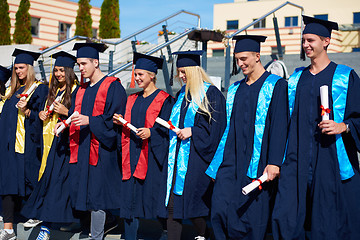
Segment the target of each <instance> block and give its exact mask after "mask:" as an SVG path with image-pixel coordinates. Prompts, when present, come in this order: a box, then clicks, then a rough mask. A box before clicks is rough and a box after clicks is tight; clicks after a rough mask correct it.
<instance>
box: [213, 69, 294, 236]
mask: <svg viewBox="0 0 360 240" xmlns="http://www.w3.org/2000/svg"><path fill="white" fill-rule="evenodd" d="M269 75H270V73H269V72H264V74H263V75H262V76H261V77H260V78H259V79H258V80H257V81H256V82H254V83H253V84H251V85H248V84H247V83H246V81H245V80H243V81H241V83H240V85H239V87H238V89H237V91H236V94H235V98H234V103H233V110H232V115H231V118H230V128H229V134H228V138H227V141H226V144H225V149H224V158H223V162H222V164H221V166H220V168H219V170H218V172H217V176H216V179H215V187H214V193H213V197H212V213H211V214H212V224H213V228H214V233H215V236H216V238H217V239H225V238H226V235H227V234H226V233H228V235H229V237H230V238H231V239H264V237H265V233H266V228H267V224H268V219H269V216H270V209H271V198H272V197H273V196H274V188H275V187H276V180H275V181H271V182H267V183H263V184H262V186H263V189H262V190H261V191H260V190H259V189H256V190H254V191H253V192H251V193H250V194H248V195H246V196H245V195H243V194H242V192H241V189H242V188H243V187H244V186H246V185H247V184H249V183H251V182H252V179H250V178H249V177H248V176H247V171H248V168H249V165H250V161H251V157H252V154H253V146H254V131H255V118H256V110H257V103H258V96H259V92H260V89H261V87H262V86H263V84H264V81H265V80H266V78H267V77H268V76H269ZM287 116H288V105H287V82H286V81H285V80H284V79H280V80H278V82H277V83H276V84H275V87H274V91H273V93H272V98H271V102H270V105H269V109H268V112H267V116H266V120H265V129H264V134H263V137H262V139H263V141H262V145H261V153H260V159H259V165H258V169H257V177H260V176H261V175H262V174H263V171H264V169H265V167H266V166H267V165H268V164H272V165H277V166H281V164H282V160H283V156H284V151H285V145H286V133H287V119H288V117H287Z"/></svg>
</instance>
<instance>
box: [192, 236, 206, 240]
mask: <svg viewBox="0 0 360 240" xmlns="http://www.w3.org/2000/svg"><path fill="white" fill-rule="evenodd" d="M195 240H206V238H205V237H203V236H197V237H195Z"/></svg>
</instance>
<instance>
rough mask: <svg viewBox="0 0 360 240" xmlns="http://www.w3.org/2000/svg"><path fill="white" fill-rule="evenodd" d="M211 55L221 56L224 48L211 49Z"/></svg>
mask: <svg viewBox="0 0 360 240" xmlns="http://www.w3.org/2000/svg"><path fill="white" fill-rule="evenodd" d="M212 51H213V57H223V56H224V49H213V50H212Z"/></svg>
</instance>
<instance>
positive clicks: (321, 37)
mask: <svg viewBox="0 0 360 240" xmlns="http://www.w3.org/2000/svg"><path fill="white" fill-rule="evenodd" d="M319 37H320V39H321V41H325V39H326V38H329V37H323V36H319ZM329 45H330V43H329V44H328V45H327V46H326V47H325V50H327V49H328V47H329Z"/></svg>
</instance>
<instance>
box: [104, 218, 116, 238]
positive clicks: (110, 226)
mask: <svg viewBox="0 0 360 240" xmlns="http://www.w3.org/2000/svg"><path fill="white" fill-rule="evenodd" d="M118 226H119V224H118V222H117V221H116V219H114V221H111V222H105V226H104V235H106V234H108V233H109V232H111V231H112V230H114V229H115V228H117V227H118Z"/></svg>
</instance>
